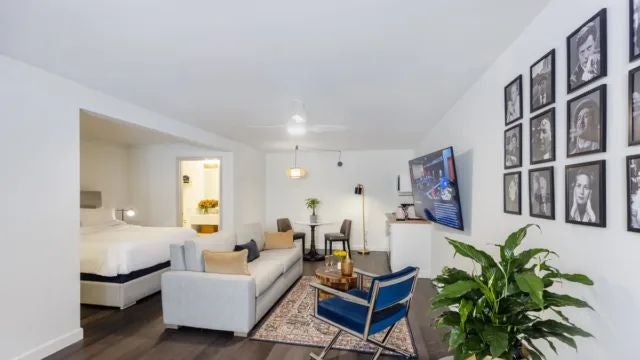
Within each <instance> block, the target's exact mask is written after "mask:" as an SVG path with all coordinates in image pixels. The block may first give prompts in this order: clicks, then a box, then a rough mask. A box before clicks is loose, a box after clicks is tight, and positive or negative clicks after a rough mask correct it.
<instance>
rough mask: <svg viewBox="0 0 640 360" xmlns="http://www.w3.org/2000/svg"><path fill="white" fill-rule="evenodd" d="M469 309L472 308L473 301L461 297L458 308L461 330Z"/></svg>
mask: <svg viewBox="0 0 640 360" xmlns="http://www.w3.org/2000/svg"><path fill="white" fill-rule="evenodd" d="M471 310H473V302H471V301H470V300H467V299H462V301H460V308H459V309H458V311H459V312H460V328H461V329H462V330H464V323H465V322H467V317H468V316H469V313H470V312H471Z"/></svg>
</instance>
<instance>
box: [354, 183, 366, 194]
mask: <svg viewBox="0 0 640 360" xmlns="http://www.w3.org/2000/svg"><path fill="white" fill-rule="evenodd" d="M362 191H364V185H362V184H358V185H356V188H355V190H354V191H353V193H354V194H356V195H362Z"/></svg>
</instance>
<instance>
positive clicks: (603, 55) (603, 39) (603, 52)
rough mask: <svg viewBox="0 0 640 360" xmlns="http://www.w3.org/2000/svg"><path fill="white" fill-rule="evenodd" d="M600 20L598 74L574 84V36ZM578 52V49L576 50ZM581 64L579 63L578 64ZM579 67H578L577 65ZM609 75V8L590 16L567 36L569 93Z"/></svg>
mask: <svg viewBox="0 0 640 360" xmlns="http://www.w3.org/2000/svg"><path fill="white" fill-rule="evenodd" d="M597 20H599V26H600V28H599V29H598V31H599V33H598V34H599V36H598V42H599V48H600V57H599V60H598V61H599V64H598V65H599V71H598V75H596V76H594V77H592V78H591V79H589V80H587V81H584V82H582V81H581V82H580V83H579V84H577V85H575V86H572V84H571V78H572V75H573V72H574V70H573V69H572V66H571V62H572V60H573V57H572V51H571V50H572V49H571V41H572V39H573V37H574V36H576V35H578V34H579V33H580V31H581V30H582V29H583V28H584V27H585V26H587V25H589V24H590V23H592V22H595V21H597ZM576 52H577V51H576ZM578 66H579V64H578ZM576 69H577V67H576ZM606 76H607V9H606V8H605V9H602V10H600V11H598V12H597V13H596V14H595V15H593V16H592V17H590V18H589V20H587V21H585V22H584V23H583V24H582V25H580V26H579V27H578V28H577V29H576V30H574V31H573V32H572V33H571V34H569V36H567V94H571V93H572V92H574V91H576V90H578V89H582V88H583V87H585V86H587V85H589V84H591V83H593V82H595V81H598V80H599V79H602V78H603V77H606Z"/></svg>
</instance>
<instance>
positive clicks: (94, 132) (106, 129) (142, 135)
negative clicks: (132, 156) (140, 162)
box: [80, 110, 184, 146]
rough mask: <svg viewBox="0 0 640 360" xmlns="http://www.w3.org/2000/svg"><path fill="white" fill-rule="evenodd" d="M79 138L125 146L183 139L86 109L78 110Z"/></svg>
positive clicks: (176, 141) (169, 142)
mask: <svg viewBox="0 0 640 360" xmlns="http://www.w3.org/2000/svg"><path fill="white" fill-rule="evenodd" d="M80 140H83V141H101V142H108V143H115V144H120V145H126V146H134V145H154V144H177V143H183V142H184V140H183V139H180V138H177V137H175V136H171V135H168V134H165V133H162V132H159V131H155V130H151V129H147V128H145V127H142V126H138V125H134V124H131V123H127V122H124V121H121V120H117V119H113V118H109V117H106V116H103V115H100V114H96V113H92V112H90V111H86V110H82V111H80Z"/></svg>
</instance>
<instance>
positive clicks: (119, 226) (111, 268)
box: [80, 222, 196, 276]
mask: <svg viewBox="0 0 640 360" xmlns="http://www.w3.org/2000/svg"><path fill="white" fill-rule="evenodd" d="M195 236H196V232H195V231H193V230H191V229H185V228H178V227H146V226H136V225H128V224H125V223H121V222H113V223H111V224H109V225H103V226H90V227H81V228H80V271H81V272H83V273H90V274H96V275H101V276H116V275H122V274H128V273H130V272H132V271H136V270H140V269H144V268H147V267H150V266H154V265H156V264H159V263H162V262H165V261H168V260H169V245H170V244H182V243H183V242H184V241H185V240H189V239H192V238H194V237H195Z"/></svg>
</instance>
